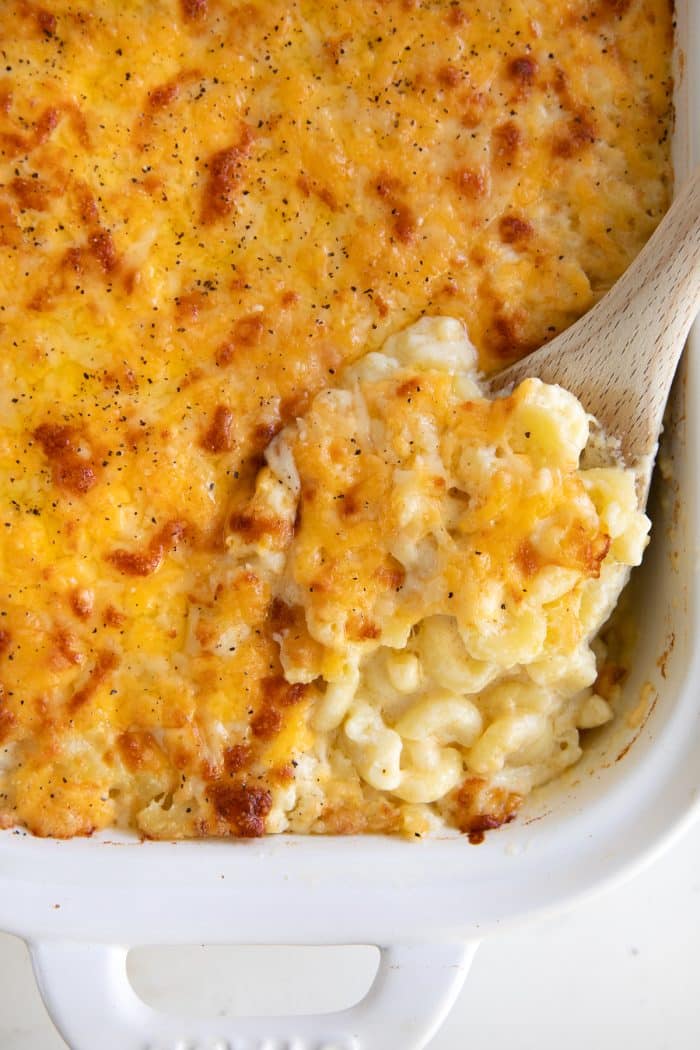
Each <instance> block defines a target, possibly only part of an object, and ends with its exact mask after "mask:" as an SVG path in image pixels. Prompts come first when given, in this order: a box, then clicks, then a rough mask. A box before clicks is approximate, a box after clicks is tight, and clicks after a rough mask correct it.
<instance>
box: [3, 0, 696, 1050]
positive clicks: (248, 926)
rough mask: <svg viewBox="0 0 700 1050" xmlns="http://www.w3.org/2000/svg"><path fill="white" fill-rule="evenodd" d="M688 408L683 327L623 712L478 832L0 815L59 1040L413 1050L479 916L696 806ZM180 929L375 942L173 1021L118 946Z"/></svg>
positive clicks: (585, 881)
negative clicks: (424, 837)
mask: <svg viewBox="0 0 700 1050" xmlns="http://www.w3.org/2000/svg"><path fill="white" fill-rule="evenodd" d="M677 7H678V12H677V14H678V36H677V39H678V42H679V46H678V49H677V59H678V61H677V73H676V92H677V127H676V135H675V167H676V175H677V181H678V182H680V181H681V180H682V179H683V177H684V175H685V174H686V173H687V172H688V171H689V170H690V167H691V164H692V162H693V160H694V147H695V141H694V140H695V131H696V129H695V127H694V119H695V118H694V116H693V113H694V112H695V111H696V109H695V103H696V102H697V99H698V84H699V81H698V60H699V59H700V54H699V52H700V10H699V9H698V6H697V5H696V4H693V2H692V0H684V2H681V3H679V4H677ZM695 342H696V343H697V342H698V338H697V333H696V336H695ZM691 343H692V338H691ZM699 409H700V375H699V373H698V365H697V361H696V360H695V359H694V355H693V353H692V347H691V352H690V353H686V355H685V360H684V362H683V365H682V369H681V373H680V375H679V379H678V381H677V383H676V388H675V393H674V402H673V417H674V425H673V428H672V434H671V436H670V440H669V442H668V444H667V448H666V466H667V470H666V473H668V474H669V477H668V478H667V480H666V481H665V482H664V485H663V486H662V488H661V489H660V490H658V489H657V492H656V495H655V496H654V498H653V503H652V510H653V519H654V540H653V544H652V546H651V547H650V549H649V551H648V555H647V558H646V561H645V565H644V568H643V570H642V572H641V574H640V576H639V579H638V581H637V586H638V588H639V591H638V594H639V599H638V606H639V608H640V609H641V616H640V620H641V637H640V639H639V644H638V648H637V654H638V655H637V660H636V663H635V667H634V671H633V673H632V675H631V677H630V680H629V682H628V684H627V686H626V690H625V705H626V710H627V713H628V714H629V713H633V712H634V713H635V714H636V716H639V713H640V710H641V709H640V706H639V705H640V696H641V698H642V705H644V704H647V705H648V708H649V710H648V711H647V712H645V713H646V717H645V719H644V720H643V721H642V724H641V726H640V725H639V724H637V726H636V728H631V727H630V725H629V724H628V723H629V722H637V723H638V722H639V717H634V718H631V719H628V718H626V717H625V715H624V714H623V716H622V717H621V718H619V719H618V720H617V721H616V723H615V726H614V728H612V729H611V730H609V731H607V732H606V731H600V732H599V733H598V736H597V739H596V740H595V741H594V743H593V744H592V746H591V747H590V748H589V749H588V750H587V752H586V754H585V756H584V759H583V760H582V762H581V763H580V764H579V765H577V766H576V767H575V768H574V769H573V770H572V771H570V772H569V774H568V775H567V776H565V777H564V778H563V779H560V780H559V781H557V782H556V783H555V784H553V785H550V786H549V787H548V788H546V789H544V790H542V791H540V792H539V793H538V794H536V795H535V796H534V797H533V798H532V799H531V800H530V801H529V803H528V805H527V807H526V809H525V810H524V812H523V813H522V814H521V816H520V818H519V819H518V820H517V821H516V822H515V823H514V824H511V825H509V826H508V827H505V828H502V829H501V830H500V831H498V832H497V833H494V834H491V835H489V836H487V838H486V841H485V842H484V843H483V844H482V845H480V846H479V847H478V848H476V847H472V846H470V845H469V844H468V843H467V842H466V841H465V840H464V839H463V838H451V837H446V838H444V839H440V840H437V841H431V842H426V843H423V844H415V843H406V842H403V841H393V840H387V839H382V838H378V837H364V838H352V839H328V838H326V839H323V838H320V839H313V838H306V839H302V838H293V837H282V838H270V839H268V840H258V841H247V842H235V843H233V842H230V841H228V842H227V841H219V842H189V843H188V842H183V843H163V842H147V843H137V842H135V841H133V840H128V839H126V838H120V839H118V840H117V839H116V837H115V836H114V835H112V836H101V837H95V838H93V839H90V840H74V841H69V842H59V841H52V840H40V839H34V838H32V837H31V836H28V835H26V834H24V833H23V832H18V831H7V832H2V833H1V834H0V927H1V928H3V929H5V930H7V931H9V932H11V933H15V934H18V935H20V936H21V937H24V938H25V939H26V940H27V941H28V943H29V945H30V949H31V953H32V958H33V962H34V967H35V972H36V975H37V980H38V983H39V987H40V989H41V993H42V995H43V997H44V1000H45V1002H46V1004H47V1006H48V1009H49V1011H50V1013H51V1015H52V1017H53V1019H54V1020H55V1022H56V1024H57V1026H58V1027H59V1029H60V1030H61V1032H62V1033H63V1035H64V1036H65V1038H66V1039H67V1041H68V1042H69V1044H70V1046H71V1047H72V1048H74V1050H94V1048H96V1047H99V1048H100V1050H137V1048H139V1050H140V1048H146V1047H150V1048H153V1050H155V1048H171V1050H174V1048H175V1047H178V1048H181V1050H185V1048H187V1050H205V1048H209V1050H214V1048H215V1047H216V1048H218V1050H282V1048H286V1050H292V1048H293V1050H320V1048H321V1047H324V1048H326V1050H330V1048H334V1050H341V1048H342V1050H351V1048H352V1050H412V1048H413V1050H415V1048H418V1047H421V1046H424V1045H425V1044H426V1043H427V1042H428V1040H429V1039H430V1037H431V1035H432V1034H433V1033H434V1031H435V1030H436V1028H437V1027H438V1025H439V1024H440V1021H441V1020H442V1018H443V1017H444V1016H445V1013H446V1011H447V1010H448V1009H449V1007H450V1005H451V1003H452V1001H453V1000H454V998H455V996H456V995H457V993H458V992H459V989H460V987H461V985H462V982H463V980H464V977H465V974H466V972H467V969H468V966H469V961H470V959H471V956H472V955H473V953H474V951H475V949H476V946H477V944H478V942H479V940H480V939H481V938H482V937H484V936H485V935H487V934H488V933H489V931H490V930H493V929H494V928H495V927H496V926H499V925H502V924H503V923H506V922H512V921H513V920H515V919H522V918H523V917H526V916H532V915H535V914H541V913H542V912H544V911H551V910H552V909H555V908H559V907H561V906H563V905H565V904H570V903H571V902H572V901H573V900H574V899H575V898H577V897H581V896H583V895H585V894H591V893H593V892H597V891H599V890H601V889H603V888H604V887H605V886H608V885H610V884H612V883H613V882H617V881H619V880H621V879H623V878H627V877H629V876H630V875H631V874H633V873H634V872H635V871H636V870H638V869H639V868H640V866H641V865H642V864H644V863H646V862H647V861H649V860H650V859H651V858H652V857H654V856H655V855H656V854H658V853H659V852H660V851H661V850H662V849H663V848H664V847H665V846H666V845H667V844H668V843H669V842H670V840H671V839H672V838H673V837H674V836H676V835H678V834H679V833H680V832H681V831H682V830H683V828H684V827H686V826H687V824H688V823H689V821H690V820H691V819H692V817H693V816H694V815H695V814H696V813H697V811H698V808H700V807H699V805H698V798H699V796H700V762H698V756H700V703H699V702H698V697H699V695H700V626H699V625H698V590H699V588H698V575H699V573H698V552H697V544H698V539H699V538H700V527H699V519H698V512H699V504H700V501H699V499H698V478H697V469H696V454H695V451H694V450H697V448H698V423H697V419H698V414H699V411H698V410H699ZM655 698H656V702H655V703H654V699H655ZM632 741H633V744H632V746H628V745H630V743H631V742H632ZM621 757H623V758H624V760H621V761H617V759H618V758H621ZM202 942H209V943H243V944H283V943H288V944H333V943H340V944H351V943H358V944H378V945H379V946H380V948H381V962H380V966H379V972H378V975H377V978H376V980H375V982H374V985H373V986H372V988H371V989H370V992H369V993H368V995H367V997H366V998H365V999H364V1000H363V1001H362V1002H361V1003H360V1004H358V1005H357V1006H355V1007H353V1008H352V1009H350V1010H346V1011H343V1012H341V1013H336V1014H326V1015H323V1016H321V1017H291V1018H264V1019H256V1018H245V1019H239V1020H230V1019H217V1020H213V1019H202V1018H193V1019H191V1020H187V1019H184V1020H183V1019H182V1018H175V1017H170V1016H167V1015H164V1014H161V1013H158V1012H157V1011H154V1010H152V1009H151V1008H149V1007H147V1006H146V1005H145V1004H144V1003H142V1002H141V1000H139V999H138V998H137V997H136V995H135V993H134V992H133V990H132V989H131V986H130V984H129V982H128V979H127V975H126V955H127V952H128V949H129V948H130V947H133V946H135V945H143V944H186V943H202Z"/></svg>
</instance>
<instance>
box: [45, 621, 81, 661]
mask: <svg viewBox="0 0 700 1050" xmlns="http://www.w3.org/2000/svg"><path fill="white" fill-rule="evenodd" d="M52 642H53V648H52V650H51V666H52V667H53V668H54V669H56V670H61V668H63V667H70V666H75V665H76V664H81V663H82V662H83V654H82V653H81V652H80V650H79V649H78V648H77V639H76V637H75V635H74V634H72V633H71V632H70V631H68V630H67V629H66V628H65V627H61V628H58V629H57V630H55V631H54V633H53V635H52Z"/></svg>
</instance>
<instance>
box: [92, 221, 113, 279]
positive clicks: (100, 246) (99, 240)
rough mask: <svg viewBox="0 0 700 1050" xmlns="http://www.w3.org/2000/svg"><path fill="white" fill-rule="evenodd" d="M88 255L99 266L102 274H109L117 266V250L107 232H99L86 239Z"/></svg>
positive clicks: (110, 235)
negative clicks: (88, 247)
mask: <svg viewBox="0 0 700 1050" xmlns="http://www.w3.org/2000/svg"><path fill="white" fill-rule="evenodd" d="M88 244H89V246H90V253H91V254H92V255H93V257H94V258H95V259H96V260H97V262H98V263H99V264H100V267H101V268H102V270H103V272H104V273H111V272H112V270H114V268H115V267H116V265H117V250H116V248H115V247H114V241H113V239H112V234H111V233H110V232H109V230H99V231H98V232H97V233H91V234H90V236H89V237H88Z"/></svg>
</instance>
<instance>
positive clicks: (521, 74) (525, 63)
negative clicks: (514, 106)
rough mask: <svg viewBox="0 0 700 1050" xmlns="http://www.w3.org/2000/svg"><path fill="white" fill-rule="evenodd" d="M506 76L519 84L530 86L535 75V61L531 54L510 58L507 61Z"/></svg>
mask: <svg viewBox="0 0 700 1050" xmlns="http://www.w3.org/2000/svg"><path fill="white" fill-rule="evenodd" d="M507 68H508V76H509V77H511V79H513V80H515V81H517V83H518V84H520V85H526V86H528V87H529V86H530V85H531V84H533V83H534V80H535V77H536V76H537V62H536V61H535V59H534V58H533V57H532V56H531V55H521V56H520V58H512V59H511V60H510V62H509V63H508V67H507Z"/></svg>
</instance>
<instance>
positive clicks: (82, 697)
mask: <svg viewBox="0 0 700 1050" xmlns="http://www.w3.org/2000/svg"><path fill="white" fill-rule="evenodd" d="M118 663H119V657H118V656H117V654H116V653H114V652H112V650H111V649H103V650H102V652H100V653H98V656H97V661H96V663H95V666H94V667H93V669H92V671H91V672H90V674H89V676H88V680H87V682H86V683H85V685H83V686H82V687H81V688H80V689H78V691H77V692H76V693H73V696H72V697H71V698H70V700H69V701H68V708H69V710H70V712H71V714H74V713H75V712H76V711H78V710H79V709H80V708H81V707H82V706H83V705H84V704H86V703H87V701H88V700H90V698H91V697H92V696H93V695H94V693H95V692H96V691H97V689H98V687H99V686H100V684H101V683H102V682H103V681H104V679H105V678H106V677H107V675H108V674H109V672H110V671H113V670H114V668H115V667H116V666H117V664H118Z"/></svg>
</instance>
